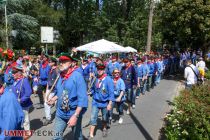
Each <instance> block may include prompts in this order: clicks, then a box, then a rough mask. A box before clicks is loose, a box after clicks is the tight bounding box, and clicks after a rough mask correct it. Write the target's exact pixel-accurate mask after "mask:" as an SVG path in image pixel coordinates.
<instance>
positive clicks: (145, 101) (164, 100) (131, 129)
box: [30, 79, 180, 140]
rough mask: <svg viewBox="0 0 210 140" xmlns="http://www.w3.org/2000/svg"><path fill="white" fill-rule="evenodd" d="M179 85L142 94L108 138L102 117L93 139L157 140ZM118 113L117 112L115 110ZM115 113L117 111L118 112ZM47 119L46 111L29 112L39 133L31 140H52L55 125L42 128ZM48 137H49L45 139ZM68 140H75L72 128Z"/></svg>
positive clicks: (165, 84)
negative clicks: (103, 127) (102, 125)
mask: <svg viewBox="0 0 210 140" xmlns="http://www.w3.org/2000/svg"><path fill="white" fill-rule="evenodd" d="M179 86H180V82H178V81H177V80H172V79H171V80H165V79H164V80H162V81H161V83H160V84H159V85H158V86H156V87H155V88H154V89H152V90H151V91H150V92H146V94H145V95H141V96H140V98H139V99H137V100H136V109H132V112H131V114H130V115H126V105H125V111H124V114H125V115H124V117H123V119H124V121H123V124H118V120H117V119H118V117H117V115H115V117H114V118H115V119H116V121H114V122H113V123H112V124H111V128H110V129H109V131H108V137H106V138H103V137H102V131H101V125H100V118H101V117H99V120H98V122H99V126H98V127H97V129H96V135H95V137H94V140H103V139H104V140H144V139H146V140H158V139H159V135H160V129H161V128H162V126H163V118H164V116H165V115H166V113H167V112H168V111H169V110H170V106H169V104H170V102H171V101H172V99H173V98H174V96H175V95H176V94H177V91H178V88H179ZM32 100H33V102H34V106H36V104H37V103H38V97H34V95H33V96H32ZM90 108H91V99H90V102H89V108H88V111H87V112H86V113H85V115H84V117H83V135H84V137H85V139H86V138H87V136H88V135H89V126H87V124H88V122H89V119H90ZM114 111H115V109H114ZM52 113H53V118H54V115H55V108H52ZM115 114H116V112H115ZM43 117H44V110H43V109H33V110H32V111H31V113H30V120H31V130H35V132H36V134H35V135H33V136H32V137H31V138H30V140H37V139H39V140H50V139H52V136H51V133H50V132H51V131H53V125H54V122H53V123H52V124H50V125H48V126H43V125H42V118H43ZM46 135H48V136H46ZM64 135H65V137H64V139H65V140H73V138H72V137H71V128H67V129H66V130H65V133H64Z"/></svg>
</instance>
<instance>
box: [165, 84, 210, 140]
mask: <svg viewBox="0 0 210 140" xmlns="http://www.w3.org/2000/svg"><path fill="white" fill-rule="evenodd" d="M209 97H210V82H208V83H207V84H206V85H202V86H198V87H194V88H193V89H192V90H183V91H181V93H180V95H179V96H178V97H177V98H175V100H174V107H173V110H172V111H171V113H170V114H167V115H166V117H165V120H166V126H165V128H164V133H165V136H166V138H167V139H169V140H179V139H192V140H209V137H210V136H209V134H210V98H209Z"/></svg>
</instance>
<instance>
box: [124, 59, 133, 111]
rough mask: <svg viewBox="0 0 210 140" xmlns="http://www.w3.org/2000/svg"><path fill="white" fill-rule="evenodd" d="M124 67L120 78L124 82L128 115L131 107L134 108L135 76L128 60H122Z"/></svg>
mask: <svg viewBox="0 0 210 140" xmlns="http://www.w3.org/2000/svg"><path fill="white" fill-rule="evenodd" d="M124 63H125V66H124V67H123V68H122V76H121V78H122V79H123V81H124V82H125V92H126V94H127V101H128V110H127V114H130V111H131V106H132V107H133V109H134V108H135V100H136V93H135V92H134V90H135V89H136V86H137V76H136V71H135V68H134V67H133V66H132V65H131V61H130V60H129V59H124Z"/></svg>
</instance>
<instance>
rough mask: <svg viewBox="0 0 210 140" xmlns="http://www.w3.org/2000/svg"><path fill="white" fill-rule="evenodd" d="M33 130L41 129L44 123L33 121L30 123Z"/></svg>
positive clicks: (37, 120) (38, 120)
mask: <svg viewBox="0 0 210 140" xmlns="http://www.w3.org/2000/svg"><path fill="white" fill-rule="evenodd" d="M30 125H31V130H37V129H40V128H41V127H42V126H43V123H42V121H41V120H40V119H33V120H31V121H30Z"/></svg>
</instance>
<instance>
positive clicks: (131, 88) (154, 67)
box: [0, 51, 206, 140]
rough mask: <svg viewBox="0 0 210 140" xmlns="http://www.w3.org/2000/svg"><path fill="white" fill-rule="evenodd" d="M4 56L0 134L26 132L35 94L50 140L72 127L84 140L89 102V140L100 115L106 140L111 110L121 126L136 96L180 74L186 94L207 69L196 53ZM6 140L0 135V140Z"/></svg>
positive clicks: (201, 56) (80, 138) (0, 93)
mask: <svg viewBox="0 0 210 140" xmlns="http://www.w3.org/2000/svg"><path fill="white" fill-rule="evenodd" d="M8 52H9V53H7V54H5V55H4V57H5V59H6V62H5V61H1V65H0V66H1V73H2V74H1V78H0V130H1V131H2V130H21V129H24V130H30V117H29V116H30V114H29V109H30V108H31V107H32V106H33V103H32V100H31V95H32V94H34V95H36V96H38V98H39V105H38V106H37V107H36V108H37V109H41V108H44V111H45V116H44V118H45V119H44V120H43V125H48V124H50V123H52V121H54V122H55V123H54V131H55V133H60V135H57V136H55V137H54V138H53V139H55V140H59V139H62V138H63V132H64V131H65V129H66V127H72V131H73V134H74V139H75V140H77V139H78V140H82V139H83V135H82V117H83V115H84V113H85V112H86V110H87V108H88V99H89V98H92V105H91V116H90V123H89V124H90V132H89V139H93V138H94V132H95V127H96V126H97V119H98V114H99V111H101V112H102V130H103V137H106V136H107V134H108V133H107V128H108V127H110V122H111V121H112V116H113V108H115V107H116V109H117V112H118V114H119V120H118V122H119V124H122V123H123V115H124V111H123V110H124V105H125V104H127V106H128V109H127V110H126V114H128V115H129V114H130V113H131V110H132V109H135V107H136V106H135V105H136V101H137V99H138V98H139V96H141V95H144V94H146V93H147V92H150V90H151V89H153V88H154V87H155V86H157V85H158V84H159V83H160V81H161V79H162V78H163V77H164V76H166V75H169V76H170V75H174V74H176V73H179V72H181V70H184V77H185V78H186V88H191V87H192V86H193V85H194V84H196V83H197V80H198V79H201V80H202V81H204V73H205V69H206V66H205V62H204V61H203V55H202V53H201V51H200V52H195V51H191V52H190V51H185V52H183V53H179V52H172V53H169V52H167V51H166V52H165V53H163V54H159V53H150V54H138V53H135V54H133V53H131V54H129V55H127V56H125V57H124V58H120V57H119V56H117V55H111V56H109V57H102V56H100V57H94V56H92V55H89V56H84V57H82V59H81V60H78V58H75V57H74V56H73V55H71V54H70V53H61V54H60V55H59V56H58V57H57V58H56V57H54V56H49V55H47V54H45V53H43V54H42V55H39V56H33V57H31V56H28V55H19V56H16V57H14V55H13V53H12V52H11V51H8ZM197 60H199V61H198V63H197ZM78 61H79V62H78ZM55 104H56V115H55V120H52V117H51V108H52V106H53V105H55ZM1 131H0V132H1ZM5 137H6V136H4V134H3V133H1V135H0V138H3V139H4V138H5ZM8 139H9V138H8ZM19 139H22V138H21V137H20V138H19Z"/></svg>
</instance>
